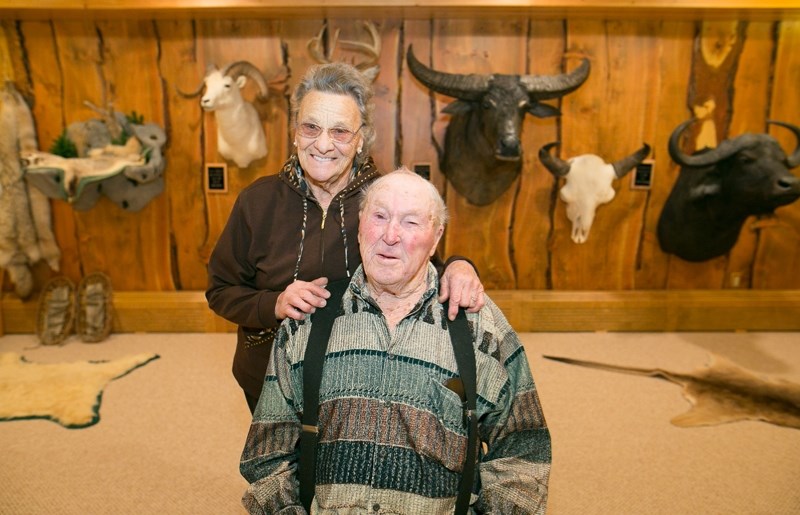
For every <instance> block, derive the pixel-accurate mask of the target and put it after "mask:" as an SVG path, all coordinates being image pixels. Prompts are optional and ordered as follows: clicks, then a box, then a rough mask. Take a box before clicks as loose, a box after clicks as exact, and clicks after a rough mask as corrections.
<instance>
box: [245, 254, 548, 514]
mask: <svg viewBox="0 0 800 515" xmlns="http://www.w3.org/2000/svg"><path fill="white" fill-rule="evenodd" d="M428 284H429V288H428V290H427V292H426V293H425V294H424V295H423V296H422V299H421V300H420V302H419V303H418V304H417V305H416V306H415V307H414V308H413V309H412V311H411V313H409V315H407V316H406V317H405V318H404V319H403V320H402V321H401V322H400V323H399V324H398V325H397V326H396V327H395V329H394V331H393V332H390V331H389V328H388V327H387V325H386V322H385V320H384V318H383V316H382V314H381V311H380V309H379V308H378V306H377V304H376V303H375V302H374V300H372V299H371V298H370V296H369V293H368V291H369V290H368V288H367V285H366V282H365V279H364V275H363V271H362V269H361V268H359V270H358V271H357V272H356V274H355V276H354V279H353V280H352V282H351V283H350V288H349V289H348V291H347V292H346V293H345V295H344V298H343V300H342V306H341V313H340V316H339V317H338V318H337V319H336V321H335V323H334V326H333V330H332V333H331V338H330V342H329V344H328V350H327V354H326V357H325V365H324V371H323V375H322V384H321V387H320V396H319V399H320V407H319V426H318V427H319V438H320V444H319V446H318V449H317V469H316V479H317V486H316V490H315V498H314V505H313V506H312V513H314V512H316V513H331V514H334V513H335V514H349V513H387V514H388V513H402V514H425V515H429V514H438V513H452V512H453V508H454V506H455V499H456V495H457V492H458V483H459V479H460V473H461V470H462V468H463V463H464V457H465V454H466V447H467V438H466V426H465V424H464V418H463V414H462V409H461V400H460V399H459V397H458V395H457V394H456V393H454V392H453V391H451V390H449V389H448V388H446V387H445V382H446V381H447V380H448V379H450V378H452V377H455V376H457V375H458V373H457V367H456V363H455V357H454V355H453V349H452V344H451V343H450V335H449V333H448V330H447V324H446V321H445V319H444V317H445V316H446V312H445V309H444V307H443V306H442V305H441V304H439V303H438V302H437V300H436V298H437V290H436V285H437V284H438V278H437V276H436V271H435V269H434V268H433V267H432V266H430V265H429V272H428ZM308 320H309V319H308V318H307V319H306V320H305V321H300V322H298V321H295V320H290V319H287V321H286V322H284V324H283V325H282V326H281V328H280V331H279V333H278V336H277V337H276V340H275V347H274V351H273V355H272V359H271V362H270V364H269V367H268V369H267V375H266V377H265V380H264V387H263V390H262V393H261V398H260V400H259V403H258V407H257V409H256V411H255V414H254V417H253V422H252V424H251V426H250V431H249V434H248V437H247V442H246V444H245V448H244V451H243V453H242V458H241V464H240V470H241V472H242V475H243V476H244V477H245V478H246V479H247V480H248V482H249V483H250V486H249V488H248V489H247V491H246V492H245V494H244V497H243V499H242V502H243V504H244V506H245V507H246V508H247V509H248V511H250V513H270V514H277V513H280V514H288V513H305V511H304V509H303V508H302V506H301V505H300V503H299V497H298V482H297V477H296V474H295V472H296V464H297V451H296V448H297V442H298V439H299V435H300V419H301V416H302V411H303V390H302V386H303V355H304V353H305V348H306V341H307V339H308V335H309V331H310V327H311V323H310V322H309V321H308ZM468 320H469V326H470V329H471V331H472V333H473V335H475V340H474V341H475V354H476V367H477V377H478V381H477V383H478V384H477V393H478V406H477V411H478V417H479V433H480V439H481V441H482V442H483V443H484V446H483V452H482V454H481V457H480V464H479V471H480V478H479V481H477V482H476V484H475V488H474V492H475V495H473V498H472V501H473V506H472V507H473V508H474V510H475V511H476V512H477V513H500V514H512V513H544V511H545V508H546V504H547V483H548V478H549V474H550V463H551V445H550V433H549V431H548V429H547V425H546V423H545V420H544V416H543V414H542V409H541V405H540V403H539V397H538V395H537V393H536V386H535V385H534V382H533V377H532V376H531V373H530V368H529V366H528V362H527V359H526V357H525V352H524V350H523V348H522V346H521V345H520V342H519V339H518V337H517V335H516V333H515V332H514V331H513V329H512V328H511V327H510V325H509V324H508V321H507V320H506V319H505V317H504V316H503V314H502V312H501V311H500V310H499V309H498V308H497V306H496V305H495V304H494V303H493V302H492V301H491V300H490V299H487V302H486V306H484V308H483V309H482V310H481V311H480V313H476V314H468Z"/></svg>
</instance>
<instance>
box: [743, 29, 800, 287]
mask: <svg viewBox="0 0 800 515" xmlns="http://www.w3.org/2000/svg"><path fill="white" fill-rule="evenodd" d="M777 29H778V30H777V52H776V56H775V64H774V70H775V72H774V77H773V80H772V82H771V85H772V91H771V102H770V104H769V105H770V110H769V118H770V119H771V120H778V121H782V122H788V123H792V124H794V125H798V126H800V95H798V92H797V85H798V84H800V55H798V51H797V49H798V48H800V22H797V21H791V22H790V21H785V22H781V23H780V24H779V25H778V27H777ZM769 133H770V134H771V135H773V136H775V138H777V140H778V142H779V143H780V144H781V147H782V148H783V149H784V151H785V152H787V153H791V152H792V151H793V150H794V149H795V148H796V146H797V145H798V144H800V142H798V141H797V140H796V139H795V138H794V137H793V136H792V134H791V133H790V132H789V131H787V130H785V129H783V128H782V127H774V126H771V127H770V129H769ZM793 173H794V174H795V175H798V169H797V168H795V169H794V170H793ZM759 234H760V236H759V242H758V251H757V254H756V258H755V260H754V263H753V288H764V289H783V288H800V277H798V274H796V273H793V272H791V271H794V270H798V266H800V202H797V201H795V202H794V203H792V204H789V205H788V206H783V207H780V208H778V209H777V210H775V219H774V223H773V224H771V225H770V226H769V227H765V228H764V229H763V230H761V231H760V232H759ZM774 256H784V258H783V259H781V260H780V262H777V261H776V260H775V257H774Z"/></svg>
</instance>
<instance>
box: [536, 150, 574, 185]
mask: <svg viewBox="0 0 800 515" xmlns="http://www.w3.org/2000/svg"><path fill="white" fill-rule="evenodd" d="M559 145H560V143H558V142H557V141H554V142H552V143H548V144H547V145H545V146H543V147H542V148H540V149H539V161H541V162H542V164H543V165H544V167H545V168H547V169H548V170H550V173H552V174H553V175H554V176H556V177H566V176H567V174H568V173H569V163H568V162H566V161H564V160H563V159H561V158H558V157H556V156H554V155H553V154H551V153H550V149H551V148H553V147H557V146H559Z"/></svg>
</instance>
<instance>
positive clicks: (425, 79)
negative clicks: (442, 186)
mask: <svg viewBox="0 0 800 515" xmlns="http://www.w3.org/2000/svg"><path fill="white" fill-rule="evenodd" d="M408 68H409V70H411V73H413V74H414V76H415V77H416V78H417V79H419V81H420V82H422V83H423V84H424V85H425V86H427V87H429V88H430V89H432V90H433V91H435V92H437V93H441V94H443V95H447V96H450V97H455V98H457V99H458V100H456V101H455V102H452V103H451V104H450V105H448V106H447V107H446V108H445V109H444V110H443V112H445V113H448V114H450V115H452V119H451V120H450V124H449V126H448V127H447V134H446V135H445V143H444V153H443V154H440V163H441V169H442V173H444V175H445V176H446V177H447V178H448V179H449V180H450V182H451V183H452V184H453V187H455V189H456V191H458V192H459V193H460V194H461V195H463V196H464V197H466V198H467V200H469V201H470V202H472V203H473V204H477V205H481V206H482V205H486V204H489V203H491V202H493V201H494V200H496V199H497V198H498V197H499V196H500V195H502V194H503V192H504V191H505V190H506V189H508V187H509V186H510V185H511V183H512V182H513V181H514V179H516V178H517V176H518V175H519V173H520V170H521V169H522V146H521V144H520V132H521V128H522V120H523V118H525V114H526V113H530V114H532V115H534V116H538V117H540V118H544V117H548V116H557V115H559V114H561V113H560V111H559V110H558V109H557V108H555V107H553V106H551V105H547V104H542V103H540V101H541V100H550V99H554V98H559V97H561V96H563V95H566V94H567V93H571V92H572V91H575V90H576V89H577V88H578V87H579V86H580V85H581V84H583V83H584V81H585V80H586V79H587V77H588V76H589V60H588V59H583V62H582V63H581V65H580V66H579V67H578V68H576V69H575V70H574V71H572V72H570V73H564V74H561V75H553V76H535V75H501V74H498V73H494V74H489V75H478V74H469V75H461V74H456V73H445V72H440V71H436V70H433V69H431V68H428V67H427V66H425V65H424V64H422V63H421V62H419V61H418V60H417V58H416V57H414V52H413V50H412V47H410V46H409V47H408Z"/></svg>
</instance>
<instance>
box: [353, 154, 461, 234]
mask: <svg viewBox="0 0 800 515" xmlns="http://www.w3.org/2000/svg"><path fill="white" fill-rule="evenodd" d="M397 174H404V175H408V176H411V177H414V178H415V180H418V181H419V183H420V184H421V185H424V186H423V189H424V191H426V192H427V193H428V197H429V198H430V206H431V219H432V220H433V221H434V224H435V226H436V228H439V227H444V225H445V224H447V219H448V213H447V206H446V205H445V203H444V199H443V198H442V195H441V194H440V193H439V190H437V189H436V186H434V185H433V184H432V183H431V182H430V181H427V180H425V179H423V178H422V177H420V176H419V175H418V174H416V173H414V172H412V171H411V170H409V169H408V168H406V167H405V166H401V167H400V168H398V169H396V170H394V171H392V172H389V173H387V174H385V175H382V176H381V177H379V178H378V179H376V180H375V181H373V182H372V183H370V184H368V185H367V186H366V187H365V188H364V189H363V191H362V194H361V202H360V203H359V206H358V211H359V212H361V211H363V210H364V208H365V207H366V205H367V203H368V202H369V199H370V196H371V195H372V192H373V191H377V190H378V189H380V185H381V184H382V183H383V182H385V181H386V180H387V179H388V178H390V177H393V176H395V175H397Z"/></svg>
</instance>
